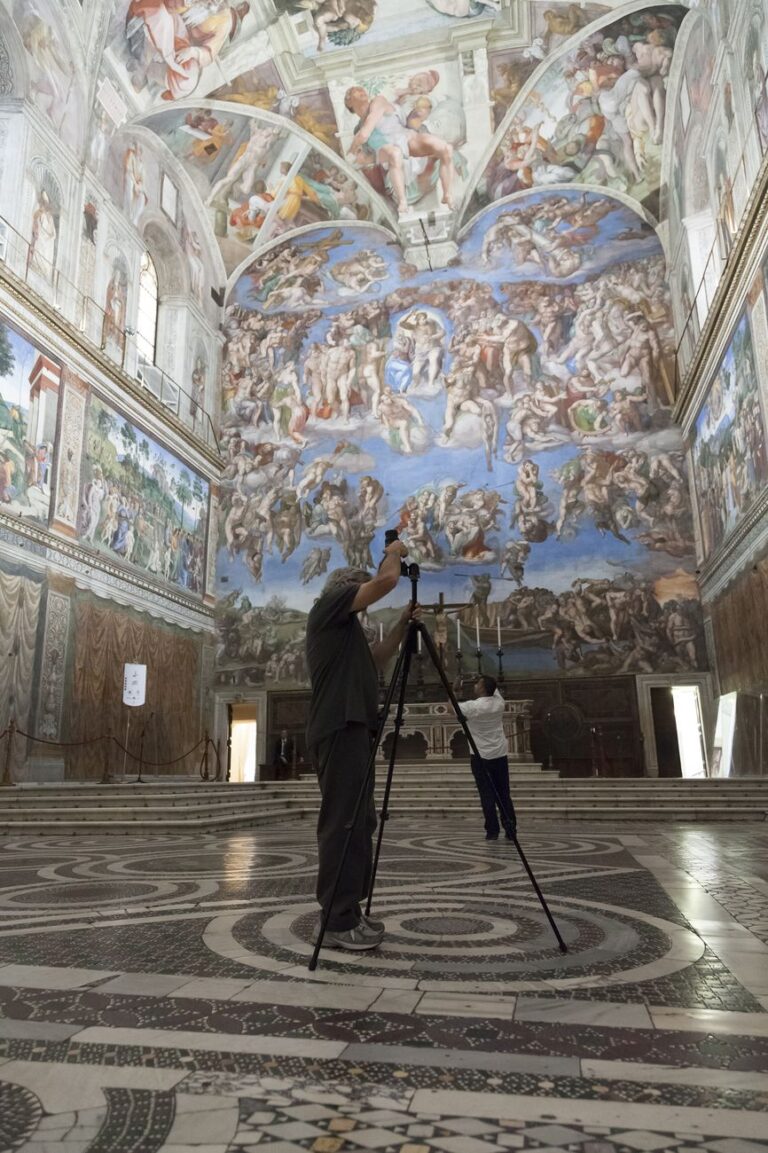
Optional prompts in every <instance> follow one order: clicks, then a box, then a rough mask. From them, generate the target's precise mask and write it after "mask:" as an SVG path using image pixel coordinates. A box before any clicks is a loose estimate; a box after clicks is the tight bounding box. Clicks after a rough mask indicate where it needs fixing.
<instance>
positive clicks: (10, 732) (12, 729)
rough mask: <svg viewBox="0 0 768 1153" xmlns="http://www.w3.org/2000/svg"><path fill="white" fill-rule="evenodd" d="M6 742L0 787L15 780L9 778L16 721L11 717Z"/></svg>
mask: <svg viewBox="0 0 768 1153" xmlns="http://www.w3.org/2000/svg"><path fill="white" fill-rule="evenodd" d="M5 735H6V739H7V741H8V744H7V745H6V746H5V764H4V765H3V779H2V781H0V787H2V788H4V789H7V788H10V787H11V786H12V785H15V784H16V782H15V781H14V780H12V779H11V760H12V758H13V739H14V737H15V736H16V721H15V719H14V717H11V719H10V721H9V722H8V732H7V733H6V734H5Z"/></svg>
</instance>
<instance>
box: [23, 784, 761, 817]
mask: <svg viewBox="0 0 768 1153" xmlns="http://www.w3.org/2000/svg"><path fill="white" fill-rule="evenodd" d="M590 784H591V787H589V788H586V789H585V788H578V787H577V788H574V787H572V785H571V783H570V782H552V785H551V786H550V787H548V788H546V789H539V788H532V787H530V786H527V785H520V784H518V783H517V782H514V783H513V786H512V794H513V797H514V798H515V801H516V803H517V804H529V803H530V804H550V805H554V804H565V803H567V804H578V805H582V806H585V807H590V808H591V807H602V806H607V807H609V808H611V807H613V808H615V809H625V808H627V807H635V806H637V804H638V803H639V802H641V801H642V802H643V803H644V804H646V805H648V806H650V807H651V808H653V809H654V810H657V811H661V810H665V809H668V808H670V807H672V808H674V807H675V806H690V805H696V806H697V807H701V808H706V809H717V808H722V807H730V806H733V805H735V804H738V805H740V806H744V805H750V804H751V805H755V806H756V807H758V808H760V807H763V808H765V807H766V806H767V805H768V788H766V787H765V786H764V785H758V786H738V787H735V788H733V789H729V790H728V791H727V792H726V791H723V790H719V789H718V790H713V789H709V788H707V787H705V786H704V785H702V784H699V785H694V786H693V787H685V786H682V785H681V786H679V787H678V788H677V789H674V790H671V789H665V788H654V787H653V784H652V783H651V782H649V787H648V788H646V789H644V790H643V791H642V792H640V791H638V790H635V789H628V788H625V787H624V786H623V782H616V783H615V784H608V785H607V786H603V785H602V783H598V782H591V783H590ZM382 794H383V782H381V781H379V783H378V785H377V789H376V795H377V797H378V798H379V799H380V798H381V795H382ZM391 797H392V802H393V803H397V804H400V805H406V806H409V807H419V808H425V807H426V808H432V807H434V806H436V805H440V806H441V807H444V806H446V805H448V804H452V803H457V802H464V803H469V802H471V801H472V800H473V799H474V797H475V785H474V781H473V780H472V779H471V778H469V779H467V778H466V777H465V779H464V780H463V781H461V782H460V783H455V784H451V785H450V786H442V787H440V788H436V787H435V784H434V782H432V783H430V784H425V785H420V784H413V783H411V782H402V781H398V780H397V779H395V781H394V783H393V787H392V792H391ZM318 800H319V794H318V790H317V785H316V784H314V783H313V784H311V785H306V786H304V785H298V786H297V785H292V784H289V783H286V784H277V785H271V786H265V787H263V788H259V787H258V786H257V787H253V786H251V787H250V788H248V789H246V790H233V789H223V790H222V791H220V792H219V793H218V794H217V795H215V796H213V795H211V794H209V793H208V790H207V789H204V788H201V789H199V790H198V791H197V793H196V794H195V795H194V796H193V797H185V798H184V799H181V798H177V797H174V796H173V795H169V794H167V793H158V794H156V795H155V796H154V797H147V796H137V795H135V794H133V793H131V792H130V791H129V790H125V791H123V790H116V791H113V792H111V793H105V794H103V795H99V796H97V797H96V796H87V797H86V796H82V795H80V796H78V795H73V794H72V793H69V794H68V795H63V796H60V797H55V798H52V797H50V796H48V795H43V796H40V795H37V796H32V795H30V793H29V791H27V790H25V791H24V792H23V793H21V792H16V791H13V790H8V791H6V792H4V793H2V794H1V795H0V811H2V812H4V813H5V814H7V815H8V816H9V817H10V816H11V815H13V816H14V818H15V819H18V818H19V817H20V816H21V815H22V814H23V815H24V816H30V817H31V816H33V815H35V814H36V815H37V816H38V817H39V818H40V819H41V820H42V819H54V820H61V819H64V818H65V817H67V816H69V815H70V814H72V813H78V814H80V815H81V816H82V818H83V819H84V820H89V819H91V818H92V817H97V816H99V815H101V816H102V817H104V816H106V815H107V814H113V813H118V812H128V811H130V812H131V813H132V814H135V819H138V818H142V819H147V820H151V819H154V817H153V814H155V813H161V814H162V813H166V812H172V813H174V814H178V816H179V817H180V818H181V817H183V816H184V815H194V814H196V813H199V812H209V813H211V814H214V813H217V814H219V815H221V814H222V813H224V812H235V813H237V812H244V811H246V810H248V811H251V810H253V811H256V812H258V811H262V810H266V809H269V808H272V807H277V808H279V807H281V806H286V805H287V806H289V807H293V806H295V805H310V806H316V805H317V803H318Z"/></svg>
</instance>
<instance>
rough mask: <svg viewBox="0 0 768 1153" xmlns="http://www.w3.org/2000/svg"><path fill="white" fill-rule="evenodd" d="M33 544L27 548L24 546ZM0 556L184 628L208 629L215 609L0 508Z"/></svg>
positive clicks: (211, 624)
mask: <svg viewBox="0 0 768 1153" xmlns="http://www.w3.org/2000/svg"><path fill="white" fill-rule="evenodd" d="M27 546H31V547H27ZM0 554H4V555H5V556H6V557H7V559H9V560H12V561H15V562H17V563H22V564H24V563H26V564H31V565H33V567H37V568H40V569H43V568H52V569H55V570H58V571H59V572H63V573H65V574H67V575H69V576H71V577H72V578H73V579H75V580H76V582H77V583H78V584H79V585H80V587H83V588H88V589H91V590H92V591H93V592H94V593H95V594H96V595H97V596H102V597H108V598H109V599H110V600H114V601H117V602H118V603H121V604H126V605H129V606H130V607H132V608H134V609H136V610H138V611H139V612H149V613H150V614H151V615H152V616H156V617H160V618H161V619H163V620H166V621H169V622H171V623H173V624H178V625H181V626H182V627H183V628H188V629H194V630H195V631H197V632H203V631H204V632H212V631H213V627H214V623H213V619H214V614H213V608H212V607H211V606H210V605H207V604H204V603H203V601H202V598H200V599H198V598H193V597H190V596H185V595H184V593H183V592H182V591H181V590H180V589H179V590H177V589H175V588H173V587H172V586H170V585H166V584H164V583H162V582H161V581H156V580H154V579H153V578H152V577H150V576H148V575H146V576H145V575H142V574H141V573H139V572H132V571H129V570H128V569H124V568H121V567H120V566H119V565H117V564H114V563H113V562H112V561H110V559H109V557H108V556H106V555H104V554H101V553H99V552H97V551H96V550H95V549H94V550H90V549H86V548H83V547H82V546H81V545H79V544H77V543H76V542H75V541H70V540H67V539H66V538H63V537H60V536H56V535H55V534H54V533H52V532H51V531H50V530H49V529H48V528H47V527H46V526H45V525H42V524H35V523H34V522H31V521H26V520H23V519H22V518H21V517H18V516H12V515H10V514H9V513H5V512H2V511H0Z"/></svg>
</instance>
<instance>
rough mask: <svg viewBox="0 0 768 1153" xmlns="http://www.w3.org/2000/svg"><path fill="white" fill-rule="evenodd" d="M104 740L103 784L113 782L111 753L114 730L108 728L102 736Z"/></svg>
mask: <svg viewBox="0 0 768 1153" xmlns="http://www.w3.org/2000/svg"><path fill="white" fill-rule="evenodd" d="M102 740H103V741H104V768H103V771H102V774H101V782H100V783H101V784H102V785H109V784H111V783H112V778H111V776H110V775H109V754H110V751H111V749H112V730H111V729H107V732H106V735H105V736H104V737H102Z"/></svg>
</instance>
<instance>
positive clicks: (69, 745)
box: [0, 729, 109, 749]
mask: <svg viewBox="0 0 768 1153" xmlns="http://www.w3.org/2000/svg"><path fill="white" fill-rule="evenodd" d="M7 731H8V730H7V729H6V732H7ZM15 731H16V735H17V736H19V737H26V739H27V740H28V741H35V743H36V744H38V745H56V747H57V748H61V749H79V748H83V747H84V746H85V745H97V744H98V743H99V741H108V740H109V737H108V736H107V735H105V734H102V736H100V737H89V738H88V740H87V741H49V740H46V738H45V737H33V736H32V734H31V733H25V732H24V730H23V729H16V730H15ZM3 735H4V734H2V733H0V738H2V736H3Z"/></svg>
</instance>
